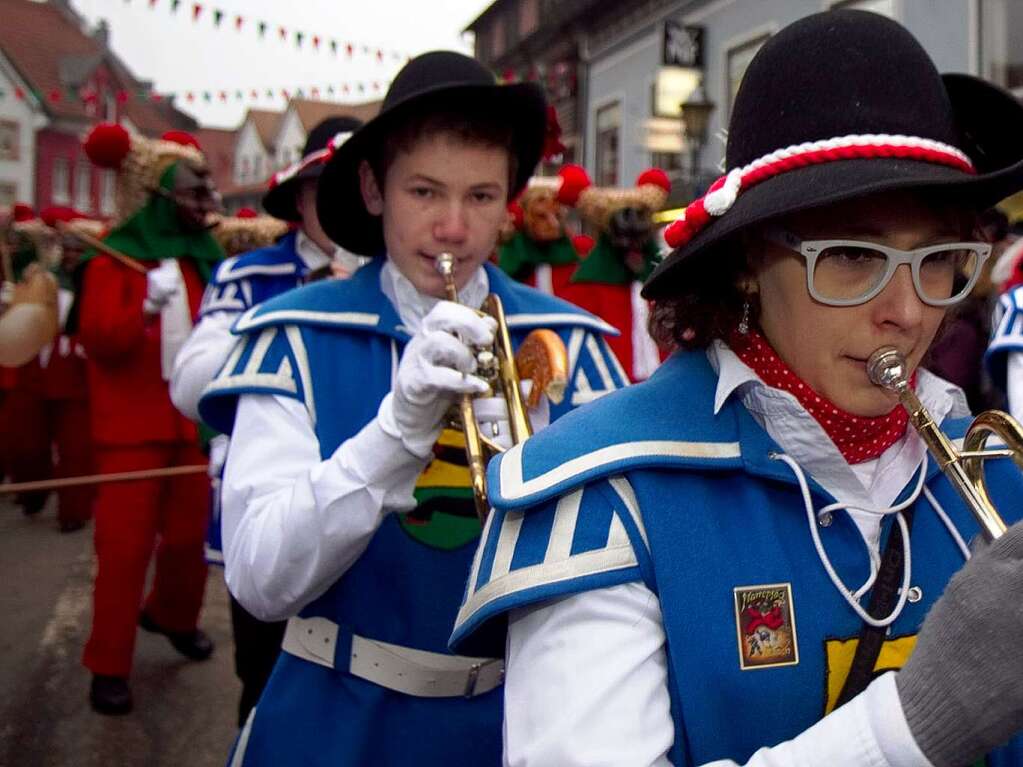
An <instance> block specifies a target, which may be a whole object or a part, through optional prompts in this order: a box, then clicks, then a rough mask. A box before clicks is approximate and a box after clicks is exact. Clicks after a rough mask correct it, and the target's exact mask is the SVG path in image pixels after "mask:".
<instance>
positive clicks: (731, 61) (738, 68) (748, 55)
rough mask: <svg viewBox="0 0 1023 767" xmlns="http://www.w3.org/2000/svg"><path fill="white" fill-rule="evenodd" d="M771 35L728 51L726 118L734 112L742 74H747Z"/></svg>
mask: <svg viewBox="0 0 1023 767" xmlns="http://www.w3.org/2000/svg"><path fill="white" fill-rule="evenodd" d="M769 37H770V35H761V36H760V37H756V38H754V39H752V40H749V41H747V42H745V43H743V44H742V45H737V46H736V47H735V48H732V49H731V50H729V51H728V93H727V96H728V104H727V108H728V111H727V112H726V113H725V116H726V118H727V116H728V115H731V114H732V104H734V103H735V94H737V93H738V92H739V84H740V83H742V76H743V75H744V74H746V67H748V66H749V63H750V62H751V61H752V60H753V57H754V56H756V55H757V51H759V50H760V46H761V45H763V44H764V43H766V42H767V39H768V38H769Z"/></svg>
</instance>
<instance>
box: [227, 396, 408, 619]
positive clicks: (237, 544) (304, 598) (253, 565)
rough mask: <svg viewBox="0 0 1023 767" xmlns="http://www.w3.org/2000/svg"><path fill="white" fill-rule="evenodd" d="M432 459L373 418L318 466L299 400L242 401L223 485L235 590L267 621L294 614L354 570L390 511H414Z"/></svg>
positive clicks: (317, 450) (231, 580)
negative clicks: (418, 489) (420, 479)
mask: <svg viewBox="0 0 1023 767" xmlns="http://www.w3.org/2000/svg"><path fill="white" fill-rule="evenodd" d="M426 463H427V460H424V459H422V458H419V457H417V456H415V455H413V454H412V453H409V452H408V451H407V450H406V449H405V448H404V446H403V445H402V443H401V441H400V440H398V439H395V438H393V437H390V436H388V435H387V434H386V433H385V432H384V431H383V430H382V429H381V428H380V426H379V424H378V423H377V419H375V418H374V419H373V420H372V421H370V422H369V423H368V424H367V425H366V426H365V428H363V429H362V431H360V432H359V433H358V434H356V435H355V436H353V437H351V438H350V439H348V440H345V441H344V442H343V443H341V445H340V446H339V447H338V448H337V450H336V451H335V452H334V454H333V455H331V456H330V457H329V458H328V459H327V460H321V459H320V448H319V443H318V440H317V437H316V434H315V432H314V431H313V427H312V423H311V421H310V420H309V414H308V412H307V411H306V409H305V407H304V406H303V405H302V404H301V403H300V402H298V401H296V400H293V399H290V398H287V397H278V396H275V395H269V394H245V395H242V396H241V398H240V400H239V403H238V409H237V414H236V416H235V427H234V431H233V432H232V434H231V448H230V450H229V451H228V456H227V465H226V466H225V469H224V480H223V485H222V488H223V489H222V493H223V495H222V506H223V508H222V512H221V527H222V531H223V541H224V561H225V576H226V578H227V584H228V587H229V588H230V590H231V593H232V594H233V595H234V596H235V598H236V599H237V600H238V601H239V602H241V603H242V604H243V605H244V606H245V608H246V609H247V610H248V611H249V612H251V613H252V614H253V615H255V616H256V617H257V618H260V619H261V620H281V619H284V618H287V617H290V616H292V615H295V614H296V613H298V611H299V610H301V609H302V608H303V607H304V606H305V605H306V604H308V603H309V602H311V601H312V600H313V599H315V598H316V597H318V596H320V595H321V594H323V593H324V592H325V591H326V590H327V589H328V588H329V587H330V586H331V585H332V584H333V583H334V582H335V581H336V580H337V579H338V578H340V577H341V576H342V575H343V574H344V573H345V571H346V570H348V568H349V567H351V566H352V564H354V562H355V561H356V560H357V559H358V558H359V556H360V555H361V554H362V552H363V551H364V550H365V548H366V546H367V545H368V544H369V541H370V539H371V538H372V537H373V534H374V533H375V532H376V529H377V527H379V525H380V523H381V521H382V520H383V518H384V515H385V514H386V513H388V512H390V511H394V510H409V509H411V508H412V507H413V506H414V505H415V501H414V499H413V498H412V491H413V489H414V487H415V482H416V479H417V478H418V476H419V474H420V473H421V472H422V470H423V468H424V467H425V465H426Z"/></svg>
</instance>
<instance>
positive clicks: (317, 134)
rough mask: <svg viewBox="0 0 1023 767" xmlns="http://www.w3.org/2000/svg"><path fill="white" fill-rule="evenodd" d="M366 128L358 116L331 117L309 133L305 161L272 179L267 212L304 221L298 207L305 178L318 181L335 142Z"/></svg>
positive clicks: (268, 192) (267, 195)
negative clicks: (296, 194)
mask: <svg viewBox="0 0 1023 767" xmlns="http://www.w3.org/2000/svg"><path fill="white" fill-rule="evenodd" d="M361 127H362V120H357V119H356V118H354V117H328V118H327V119H325V120H322V121H321V122H320V123H319V124H318V125H317V126H316V127H315V128H313V129H312V130H311V131H309V136H308V137H307V138H306V140H305V147H303V149H302V158H301V159H300V160H299V161H298V162H296V163H294V164H293V165H290V166H288V167H287V168H285V169H284V170H281V171H278V172H277V173H275V174H274V175H273V177H272V178H271V179H270V189H268V190H267V193H266V194H265V195H263V209H264V210H266V212H267V213H269V214H270V215H271V216H273V217H275V218H280V219H283V220H285V221H300V220H301V218H302V217H301V216H300V215H299V212H298V208H297V207H296V205H295V192H297V191H298V188H299V184H300V183H301V181H302V180H303V179H307V178H316V177H317V176H319V175H320V174H321V173H323V165H324V162H325V161H326V159H327V154H328V151H329V150H328V147H329V146H330V145H331V142H333V143H334V144H335V146H340V144H341V143H342V142H343V141H345V140H347V139H348V138H349V137H350V136H351V134H353V133H354V132H355V131H357V130H358V129H359V128H361Z"/></svg>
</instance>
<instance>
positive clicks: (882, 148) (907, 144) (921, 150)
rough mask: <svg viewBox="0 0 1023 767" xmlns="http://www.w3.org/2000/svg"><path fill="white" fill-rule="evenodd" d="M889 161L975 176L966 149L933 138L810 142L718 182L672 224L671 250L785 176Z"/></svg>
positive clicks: (780, 151)
mask: <svg viewBox="0 0 1023 767" xmlns="http://www.w3.org/2000/svg"><path fill="white" fill-rule="evenodd" d="M889 157H896V158H903V159H908V160H920V161H922V162H931V163H936V164H938V165H948V166H951V167H953V168H958V169H959V170H961V171H963V172H965V173H976V170H975V169H974V167H973V163H972V162H971V161H970V158H969V157H967V156H966V154H965V153H964V152H963V151H962V150H960V149H956V148H955V147H954V146H951V145H949V144H943V143H942V142H940V141H935V140H933V139H928V138H919V137H917V136H889V135H883V134H878V135H864V136H841V137H839V138H831V139H825V140H822V141H809V142H806V143H804V144H796V145H794V146H790V147H786V148H785V149H778V150H776V151H774V152H771V153H770V154H768V155H764V156H763V157H761V158H759V159H757V160H754V161H753V162H751V163H750V164H749V165H746V166H745V167H743V168H735V169H733V170H731V171H729V172H728V174H727V175H725V176H722V177H721V178H719V179H718V180H717V181H715V182H714V183H713V184H711V185H710V189H708V190H707V194H705V195H704V196H703V197H700V198H699V199H697V200H694V201H693V202H691V203H690V204H689V205H688V206H687V207H686V210H685V214H684V215H683V216H682V217H681V218H679V219H678V220H676V221H674V222H672V223H671V224H669V225H668V227H667V228H666V229H665V230H664V239H665V242H667V243H668V245H669V246H670V247H672V248H678V247H680V246H682V245H685V244H686V243H687V242H689V240H691V239H692V238H693V237H694V236H696V234H697V233H698V232H699V231H700V230H702V229H703V228H704V227H705V226H707V224H709V223H710V220H711V218H715V217H717V216H721V215H723V214H724V213H726V212H727V211H728V210H729V209H730V208H731V207H732V205H733V204H734V203H735V200H736V198H737V197H738V196H739V194H740V193H741V192H742V191H744V190H746V189H749V188H750V187H752V186H755V185H756V184H759V183H760V182H761V181H764V180H765V179H768V178H772V177H773V176H778V175H781V174H782V173H785V172H786V171H789V170H795V169H796V168H803V167H805V166H807V165H820V164H822V163H827V162H833V161H835V160H858V159H866V158H889Z"/></svg>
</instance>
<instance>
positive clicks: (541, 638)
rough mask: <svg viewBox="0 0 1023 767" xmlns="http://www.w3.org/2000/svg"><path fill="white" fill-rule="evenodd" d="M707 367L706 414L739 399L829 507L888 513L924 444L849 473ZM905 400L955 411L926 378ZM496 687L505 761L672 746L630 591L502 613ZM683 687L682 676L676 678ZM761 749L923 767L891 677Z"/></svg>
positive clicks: (898, 447)
mask: <svg viewBox="0 0 1023 767" xmlns="http://www.w3.org/2000/svg"><path fill="white" fill-rule="evenodd" d="M708 357H709V358H710V361H711V364H712V365H713V366H714V367H715V369H717V370H718V373H719V375H718V387H717V391H716V396H715V412H716V411H717V410H719V409H720V408H721V406H722V405H723V404H724V402H725V401H726V400H727V399H728V397H730V396H733V395H735V396H739V397H741V398H742V402H743V404H744V405H745V406H746V407H747V409H748V410H749V411H750V413H751V414H752V415H753V417H754V419H756V420H757V422H758V423H760V424H761V426H763V427H764V428H765V429H766V431H767V432H768V434H769V435H770V436H771V437H772V438H773V439H774V440H775V442H777V443H778V445H779V446H780V447H781V448H782V449H783V450H784V451H785V452H786V453H787V454H788V455H790V456H791V457H792V458H793V459H794V460H796V462H797V463H799V464H800V466H802V467H803V469H804V470H806V471H807V473H809V474H810V475H812V476H813V477H814V478H815V479H816V480H817V481H818V482H819V483H820V484H821V486H822V487H824V489H825V490H827V491H828V492H830V493H831V494H832V495H833V496H835V498H836V499H837V500H839V501H842V502H849V503H862V504H865V505H868V506H872V507H887V506H889V505H890V504H891V503H892V501H894V500H895V498H896V497H897V496H898V494H899V493H900V492H901V491H902V489H903V488H904V487H905V486H906V485H907V484H909V482H910V480H911V479H912V478H913V476H914V474H915V473H916V470H917V468H918V467H919V465H920V461H921V460H923V457H924V452H925V448H924V446H923V444H922V442H921V441H920V439H919V437H917V436H916V434H915V432H912V430H910V431H909V432H907V436H906V437H904V438H903V439H902V440H900V441H899V442H898V443H896V444H895V445H893V446H892V447H890V448H889V449H888V450H887V451H885V452H884V453H883V454H882V455H881V457H880V458H878V459H876V460H874V461H868V462H864V463H862V464H858V465H857V466H855V467H850V466H849V464H847V463H846V461H845V459H844V458H843V457H842V455H841V453H840V452H839V451H838V448H837V447H835V445H834V443H832V442H831V440H830V439H829V438H828V437H827V435H826V434H825V432H824V430H823V429H822V428H821V427H820V425H819V424H818V423H817V422H816V420H814V418H813V416H811V415H810V414H809V413H807V412H806V410H804V409H803V408H802V406H801V405H799V403H798V401H797V400H796V399H795V397H793V396H792V395H791V394H788V393H787V392H782V391H780V390H777V389H772V388H770V387H768V386H766V385H765V384H764V383H763V382H762V381H760V379H759V378H758V377H757V376H756V374H755V373H753V371H752V370H750V368H748V367H747V366H746V365H744V364H743V363H742V362H741V361H740V360H739V358H738V357H737V356H736V355H735V354H734V353H733V352H732V351H731V350H730V349H728V348H727V346H725V345H724V344H720V343H718V344H715V345H713V346H712V347H711V348H710V349H708ZM917 391H918V394H919V395H920V398H921V400H922V401H923V402H924V404H925V405H926V406H927V407H928V408H929V409H930V410H931V413H932V414H933V415H934V416H935V418H936V419H937V420H938V421H939V422H940V421H941V419H942V418H944V417H946V416H947V415H960V414H965V413H968V412H969V411H968V408H967V406H966V401H965V397H964V396H963V394H962V392H961V391H960V390H959V389H957V388H956V387H954V386H953V385H951V384H949V383H947V382H946V381H943V380H942V379H940V378H938V377H937V376H934V375H932V374H930V373H927V372H926V371H922V370H921V371H920V373H919V376H918V386H917ZM850 513H851V514H853V518H854V520H855V521H856V524H857V526H858V528H859V529H860V531H861V533H862V534H863V537H864V540H865V545H867V546H870V547H871V548H872V549H873V550H875V551H876V550H877V548H878V545H879V544H878V538H879V533H880V518H879V517H877V516H876V515H866V514H862V513H854V512H850ZM509 623H510V625H509V633H508V642H507V663H508V673H507V677H506V680H505V763H506V764H507V765H513V766H514V767H527V766H531V765H552V764H557V765H560V766H561V767H575V766H576V765H579V766H580V767H581V766H582V765H586V766H587V767H594V766H595V765H605V764H606V765H616V766H618V765H627V766H630V767H631V766H635V767H640V766H641V765H642V766H643V767H646V766H647V765H656V766H657V767H661V766H662V765H667V764H669V762H668V759H667V752H668V750H669V749H670V748H671V745H672V743H673V741H674V737H675V730H674V723H673V722H672V719H671V711H670V705H671V702H670V698H669V693H668V677H667V673H668V672H667V660H666V655H665V648H664V642H665V635H664V627H663V621H662V617H661V610H660V604H659V602H658V599H657V597H656V596H655V595H654V594H653V593H652V592H651V591H650V590H649V589H648V588H647V587H646V586H645V585H644V584H642V583H630V584H625V585H621V586H615V587H611V588H606V589H600V590H596V591H588V592H583V593H581V594H578V595H574V596H570V597H567V598H564V599H561V600H558V601H555V602H552V603H545V604H541V605H538V606H536V607H532V608H528V609H522V610H516V611H513V612H512V614H511V616H510V621H509ZM678 684H679V686H680V687H685V680H680V681H679V682H678ZM772 745H773V744H765V748H764V749H761V750H760V751H758V752H757V753H756V754H754V755H753V757H752V758H751V759H750V760H749V761H748V762H747V763H746V765H747V767H783V766H784V767H788V766H789V765H792V766H795V765H828V766H829V767H846V766H848V767H854V765H855V767H862V765H873V766H874V767H909V766H910V765H913V766H914V767H920V766H923V767H927V765H928V764H929V763H928V761H927V759H926V758H925V757H924V755H923V754H922V753H921V752H920V749H919V748H918V747H917V745H916V742H915V741H914V740H913V737H912V735H911V734H910V731H909V727H908V725H907V724H906V720H905V717H904V715H903V713H902V707H901V704H900V702H899V698H898V693H897V691H896V688H895V677H894V674H886V675H884V676H882V677H880V678H879V679H877V680H875V681H874V682H873V683H872V684H871V685H870V687H868V688H867V690H865V691H864V693H863V694H861V695H859V696H857V697H856V698H854V699H853V700H852V701H850V703H849V704H847V705H845V706H843V707H842V708H840V709H838V710H837V711H835V712H833V713H831V714H829V715H828V716H826V717H824V718H823V719H822V720H821V721H820V722H818V723H817V724H815V725H814V726H813V727H811V728H809V729H808V730H806V731H805V732H803V733H802V734H800V735H799V736H798V737H796V738H794V739H793V740H791V741H788V742H786V743H783V744H779V745H773V747H767V746H772ZM733 764H734V762H730V761H720V762H715V763H714V765H716V767H724V766H725V765H733Z"/></svg>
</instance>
